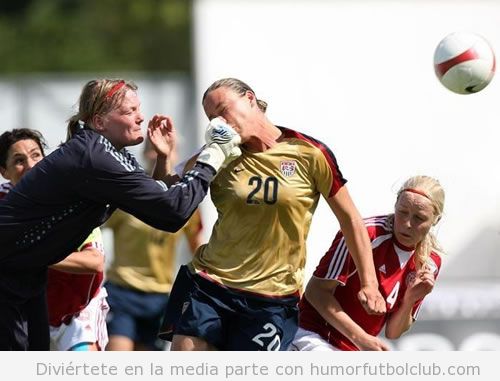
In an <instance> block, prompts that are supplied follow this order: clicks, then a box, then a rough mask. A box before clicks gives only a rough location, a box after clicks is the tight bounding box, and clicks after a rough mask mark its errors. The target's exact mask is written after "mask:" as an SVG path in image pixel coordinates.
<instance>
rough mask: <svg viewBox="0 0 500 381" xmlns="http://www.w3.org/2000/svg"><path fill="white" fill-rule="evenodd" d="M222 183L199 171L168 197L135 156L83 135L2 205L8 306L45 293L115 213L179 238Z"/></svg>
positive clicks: (2, 277) (0, 291) (0, 287)
mask: <svg viewBox="0 0 500 381" xmlns="http://www.w3.org/2000/svg"><path fill="white" fill-rule="evenodd" d="M214 175H215V171H214V170H213V168H211V167H210V166H207V165H204V164H199V163H198V164H196V165H195V166H194V168H193V170H191V171H190V172H188V173H186V175H185V176H184V178H183V179H182V180H181V181H180V182H179V183H177V184H175V185H173V186H171V187H170V188H168V189H167V186H166V185H165V184H164V183H163V182H161V181H155V180H154V179H152V178H151V177H150V176H148V175H147V174H145V173H144V170H143V169H142V168H141V167H140V165H139V164H138V163H137V161H136V160H135V158H134V157H133V155H132V154H130V153H129V152H127V150H125V149H123V150H121V151H117V150H116V149H115V148H114V147H113V146H112V145H111V143H110V142H109V141H108V140H107V139H106V138H104V137H103V136H101V135H99V134H98V133H96V132H94V131H92V130H82V131H80V132H78V133H77V134H76V135H75V136H74V137H73V138H72V139H71V140H70V141H69V142H67V143H65V144H63V145H62V146H61V147H59V148H58V149H57V150H56V151H54V152H53V153H52V154H50V155H49V156H47V157H46V158H45V159H44V160H42V161H41V162H40V163H38V164H37V165H36V166H35V167H34V168H33V169H32V170H30V171H29V172H28V173H27V174H26V175H25V176H23V178H22V179H21V181H20V182H19V183H18V184H17V185H16V186H15V187H14V188H13V189H12V190H11V192H10V193H9V194H8V195H7V196H6V197H5V198H4V199H2V200H0V299H1V298H6V299H8V300H23V299H25V298H28V297H30V296H32V295H34V294H35V293H37V292H40V291H41V290H42V289H43V288H42V287H43V284H44V281H45V273H46V267H47V266H48V265H50V264H53V263H57V262H59V261H61V260H62V259H64V258H65V257H66V256H68V255H69V254H70V253H71V252H73V251H75V250H76V248H77V247H78V245H80V244H81V243H82V242H83V241H84V240H85V238H86V237H88V235H89V234H90V233H91V232H92V230H93V229H94V228H95V227H97V226H99V225H101V224H102V223H103V222H104V221H105V220H106V219H107V218H108V217H109V215H110V214H111V213H112V211H113V210H114V209H115V208H120V209H122V210H124V211H125V212H128V213H130V214H132V215H134V216H136V217H137V218H139V219H141V220H142V221H144V222H145V223H147V224H149V225H151V226H153V227H155V228H158V229H161V230H165V231H170V232H175V231H177V230H178V229H180V228H181V227H182V226H183V225H184V224H185V222H186V221H187V220H188V219H189V217H190V216H191V214H192V213H193V212H194V210H195V209H196V207H197V206H198V204H199V203H200V202H201V200H202V199H203V198H204V196H205V195H206V193H207V190H208V187H209V183H210V181H211V180H212V178H213V177H214ZM137 255H141V253H137Z"/></svg>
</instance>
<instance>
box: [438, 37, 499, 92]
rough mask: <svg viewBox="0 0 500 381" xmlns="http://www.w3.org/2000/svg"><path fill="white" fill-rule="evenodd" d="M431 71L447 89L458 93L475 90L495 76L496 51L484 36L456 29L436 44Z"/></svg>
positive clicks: (483, 86)
mask: <svg viewBox="0 0 500 381" xmlns="http://www.w3.org/2000/svg"><path fill="white" fill-rule="evenodd" d="M434 70H435V72H436V75H437V77H438V79H439V81H440V82H441V83H442V84H443V85H444V86H445V87H446V88H448V89H449V90H451V91H453V92H455V93H458V94H473V93H477V92H478V91H481V90H482V89H484V88H485V87H486V86H488V84H489V83H490V82H491V80H492V79H493V76H494V75H495V53H494V52H493V49H492V48H491V46H490V44H489V43H488V42H487V41H486V40H485V39H484V38H483V37H481V36H479V35H477V34H475V33H469V32H455V33H452V34H449V35H448V36H446V37H445V38H443V39H442V40H441V42H440V43H439V45H438V46H437V48H436V51H435V52H434Z"/></svg>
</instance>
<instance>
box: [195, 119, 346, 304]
mask: <svg viewBox="0 0 500 381" xmlns="http://www.w3.org/2000/svg"><path fill="white" fill-rule="evenodd" d="M280 129H281V130H282V138H281V139H280V140H279V141H278V142H277V143H276V145H275V146H274V147H272V148H270V149H268V150H266V151H264V152H259V153H252V152H249V151H246V150H245V149H242V152H243V154H242V155H241V157H239V158H238V159H236V160H235V161H233V162H231V163H230V164H229V165H228V166H227V167H226V168H224V169H222V170H221V171H220V172H219V174H218V175H217V177H216V178H215V179H214V181H213V182H212V184H211V186H210V193H211V197H212V201H213V203H214V205H215V207H216V208H217V212H218V219H217V221H216V223H215V225H214V228H213V231H212V235H211V237H210V240H209V242H208V244H206V245H202V246H201V247H200V248H199V249H198V251H197V253H196V255H195V257H194V259H193V261H192V262H191V265H190V267H191V271H194V272H196V273H198V274H199V275H201V276H204V277H208V278H210V279H212V280H214V281H216V282H219V283H222V284H223V285H225V286H227V287H231V288H235V289H238V290H243V291H248V292H251V293H256V294H259V295H261V296H269V297H276V296H278V297H279V296H287V295H291V294H294V293H297V292H300V291H301V290H302V285H303V273H304V267H305V260H306V238H307V234H308V232H309V227H310V225H311V220H312V216H313V213H314V211H315V209H316V206H317V204H318V200H319V195H320V194H322V195H323V197H325V198H329V197H332V196H333V195H335V193H336V192H337V191H338V190H339V189H340V188H341V187H342V186H343V185H344V184H345V182H346V180H345V179H344V178H343V177H342V173H341V172H340V170H339V167H338V165H337V162H336V159H335V157H334V155H333V153H332V152H331V151H330V150H329V149H328V147H326V146H325V145H324V144H323V143H321V142H319V141H317V140H315V139H313V138H311V137H309V136H306V135H303V134H300V133H298V132H296V131H293V130H290V129H286V128H282V127H280Z"/></svg>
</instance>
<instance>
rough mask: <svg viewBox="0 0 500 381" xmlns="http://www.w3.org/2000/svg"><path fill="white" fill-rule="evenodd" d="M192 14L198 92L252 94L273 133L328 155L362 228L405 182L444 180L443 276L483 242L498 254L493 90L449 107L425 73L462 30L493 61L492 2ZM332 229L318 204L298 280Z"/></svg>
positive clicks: (249, 6)
mask: <svg viewBox="0 0 500 381" xmlns="http://www.w3.org/2000/svg"><path fill="white" fill-rule="evenodd" d="M194 16H195V40H194V41H195V54H196V61H195V67H196V90H195V94H197V95H201V94H202V93H203V91H204V90H205V89H206V88H207V87H208V86H209V85H210V84H211V83H212V82H213V81H214V80H217V79H219V78H222V77H229V76H231V77H237V78H239V79H242V80H244V81H245V82H247V83H248V84H249V85H250V86H251V87H253V89H254V90H255V91H256V93H257V96H258V97H259V98H262V99H264V100H266V101H268V102H269V109H268V114H269V116H270V119H271V120H272V121H273V122H274V123H276V124H279V125H284V126H287V127H291V128H294V129H297V130H299V131H302V132H304V133H307V134H310V135H312V136H314V137H316V138H317V139H319V140H321V141H323V142H324V143H326V144H327V145H329V146H330V148H331V149H332V150H333V152H334V153H335V154H336V156H337V159H338V162H339V165H340V168H341V170H342V171H343V173H344V175H345V177H346V178H347V179H348V180H349V182H348V187H349V190H350V192H351V194H352V196H353V198H354V200H355V202H356V204H357V206H358V208H359V209H360V211H361V213H362V214H363V215H364V216H370V215H373V214H378V213H386V212H390V211H391V210H392V207H393V203H394V199H395V193H396V191H397V189H398V187H399V185H400V184H401V183H402V181H404V180H405V179H406V178H407V177H410V176H412V175H415V174H427V175H431V176H435V177H437V178H439V179H440V181H441V182H442V184H443V185H444V188H445V190H446V192H447V199H446V210H445V216H444V218H443V220H442V223H441V226H440V227H439V230H438V238H439V239H440V240H441V242H442V244H443V245H444V247H445V248H446V249H447V251H448V252H449V255H448V256H447V257H446V258H445V266H446V264H447V263H451V262H453V261H454V259H455V258H456V257H457V256H458V254H459V253H460V251H461V248H463V247H465V246H466V245H467V244H468V243H470V242H471V241H472V240H473V238H474V237H475V236H477V235H478V233H479V232H483V231H486V235H484V234H483V235H482V237H484V238H485V239H486V240H491V241H492V242H498V243H499V244H500V238H499V237H500V221H499V217H498V215H499V213H500V173H499V171H498V168H497V166H498V164H499V163H500V150H499V149H498V140H499V139H498V137H499V133H498V130H499V128H500V115H499V108H498V102H499V99H500V79H499V78H496V79H494V80H493V82H492V83H491V84H490V85H489V87H487V88H486V89H485V90H483V91H482V92H481V93H478V94H474V95H456V94H454V93H451V92H449V91H448V90H446V89H445V88H444V87H442V86H441V84H440V83H439V82H438V80H437V79H436V77H435V75H434V70H433V65H432V59H433V54H434V49H435V47H436V46H437V44H438V42H439V41H440V40H441V39H442V38H443V37H444V36H446V35H447V34H449V33H451V32H453V31H458V30H468V31H473V32H476V33H479V34H481V35H483V36H484V37H485V38H487V39H488V40H489V42H490V43H491V45H492V46H493V49H494V50H496V52H497V56H498V57H500V22H499V20H500V2H498V1H484V0H475V1H474V0H470V1H457V0H455V1H446V0H444V1H443V0H442V1H411V0H408V1H355V0H353V1H320V0H307V1H285V0H281V1H279V0H274V1H273V0H266V1H259V0H252V1H250V0H248V1H245V0H199V1H195V10H194ZM198 115H199V118H200V120H201V121H203V122H201V123H200V125H203V123H206V119H205V117H204V115H203V113H202V110H201V108H200V109H199V111H198ZM200 137H201V131H200ZM211 216H212V218H215V215H214V214H212V215H211ZM337 229H338V224H337V222H336V220H335V218H334V217H333V215H332V214H331V213H330V212H329V210H328V207H327V205H326V204H325V203H322V204H320V205H319V207H318V211H317V213H316V216H315V219H314V221H313V226H312V229H311V233H310V236H309V240H308V249H309V256H308V258H309V259H308V263H307V268H306V270H307V274H310V273H311V271H313V270H314V267H315V265H316V264H317V262H318V260H319V258H320V257H321V256H322V255H323V253H324V251H325V250H326V249H327V248H328V247H329V245H330V241H331V238H333V234H334V232H335V231H336V230H337ZM325 237H326V238H325ZM496 247H498V245H497V246H496ZM495 251H496V250H495ZM467 254H470V253H467ZM477 254H478V253H474V255H477ZM495 254H496V253H495Z"/></svg>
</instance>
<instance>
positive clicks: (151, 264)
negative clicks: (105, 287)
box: [105, 210, 202, 293]
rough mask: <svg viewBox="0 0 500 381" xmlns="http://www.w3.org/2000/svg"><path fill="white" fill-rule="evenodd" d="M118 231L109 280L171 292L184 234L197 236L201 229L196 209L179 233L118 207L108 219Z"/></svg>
mask: <svg viewBox="0 0 500 381" xmlns="http://www.w3.org/2000/svg"><path fill="white" fill-rule="evenodd" d="M105 226H106V227H109V228H111V229H112V230H113V233H114V253H115V255H114V258H113V261H112V263H111V265H110V267H109V269H108V270H107V272H106V277H107V280H109V281H111V282H112V283H115V284H118V285H120V286H124V287H128V288H133V289H136V290H140V291H143V292H158V293H167V292H170V290H171V288H172V283H173V277H174V265H175V253H176V248H177V243H178V240H179V238H180V237H181V236H182V234H184V235H185V236H186V238H187V239H188V240H190V239H193V237H194V236H196V235H197V234H198V233H199V232H200V230H201V228H202V224H201V216H200V213H199V211H198V210H196V211H195V212H194V214H193V216H192V217H191V219H190V220H189V221H188V222H187V223H186V225H184V227H183V228H182V229H181V230H179V231H178V232H177V233H167V232H164V231H161V230H157V229H155V228H153V227H151V226H149V225H147V224H145V223H144V222H142V221H141V220H139V219H137V218H135V217H134V216H132V215H130V214H127V213H125V212H123V211H121V210H117V211H116V212H115V213H113V215H112V216H111V218H110V219H109V220H108V221H107V222H106V225H105Z"/></svg>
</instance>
